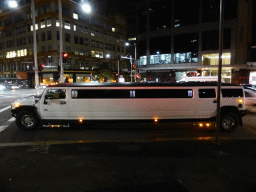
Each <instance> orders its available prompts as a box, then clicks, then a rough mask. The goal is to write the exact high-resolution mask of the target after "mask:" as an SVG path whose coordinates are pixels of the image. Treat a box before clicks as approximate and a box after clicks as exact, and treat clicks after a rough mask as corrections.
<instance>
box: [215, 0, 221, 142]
mask: <svg viewBox="0 0 256 192" xmlns="http://www.w3.org/2000/svg"><path fill="white" fill-rule="evenodd" d="M222 44H223V6H222V0H220V22H219V66H218V87H217V130H216V143H217V144H220V143H219V142H220V141H219V131H220V126H221V119H220V112H221V111H220V93H221V70H222Z"/></svg>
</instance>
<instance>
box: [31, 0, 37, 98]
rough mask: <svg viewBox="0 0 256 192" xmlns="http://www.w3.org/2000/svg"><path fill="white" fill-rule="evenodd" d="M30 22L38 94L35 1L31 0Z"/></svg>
mask: <svg viewBox="0 0 256 192" xmlns="http://www.w3.org/2000/svg"><path fill="white" fill-rule="evenodd" d="M31 12H32V23H33V41H34V42H33V46H34V63H35V88H36V92H37V94H38V95H39V81H38V65H37V42H36V16H35V2H34V0H32V1H31Z"/></svg>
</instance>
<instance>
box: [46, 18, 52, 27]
mask: <svg viewBox="0 0 256 192" xmlns="http://www.w3.org/2000/svg"><path fill="white" fill-rule="evenodd" d="M51 26H52V20H51V18H47V27H51Z"/></svg>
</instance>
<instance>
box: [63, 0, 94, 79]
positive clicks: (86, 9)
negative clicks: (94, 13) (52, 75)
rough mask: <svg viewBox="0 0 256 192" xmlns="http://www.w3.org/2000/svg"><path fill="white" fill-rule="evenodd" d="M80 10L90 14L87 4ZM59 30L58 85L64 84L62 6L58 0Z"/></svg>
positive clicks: (89, 7)
mask: <svg viewBox="0 0 256 192" xmlns="http://www.w3.org/2000/svg"><path fill="white" fill-rule="evenodd" d="M69 1H70V2H72V3H75V4H77V5H79V6H81V5H80V4H78V3H76V2H74V1H72V0H69ZM82 9H83V10H84V11H85V12H86V13H90V12H91V6H90V5H89V4H88V3H85V4H83V5H82ZM59 30H60V59H59V66H60V83H64V70H63V58H62V54H63V36H62V5H61V0H59Z"/></svg>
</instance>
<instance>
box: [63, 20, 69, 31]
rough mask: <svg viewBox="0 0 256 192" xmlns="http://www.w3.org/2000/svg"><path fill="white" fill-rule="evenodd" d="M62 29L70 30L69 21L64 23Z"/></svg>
mask: <svg viewBox="0 0 256 192" xmlns="http://www.w3.org/2000/svg"><path fill="white" fill-rule="evenodd" d="M64 28H65V29H68V30H70V21H68V20H65V21H64Z"/></svg>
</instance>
